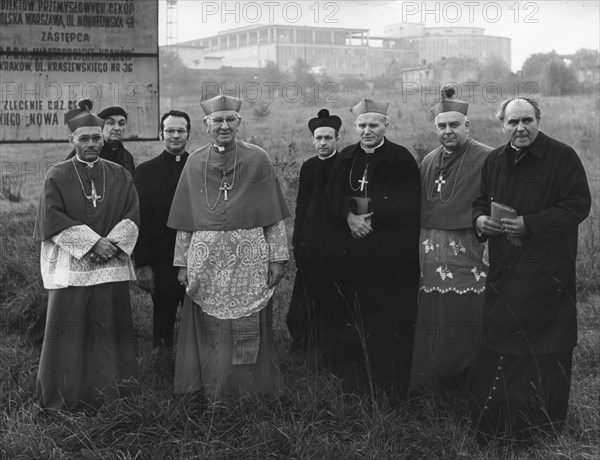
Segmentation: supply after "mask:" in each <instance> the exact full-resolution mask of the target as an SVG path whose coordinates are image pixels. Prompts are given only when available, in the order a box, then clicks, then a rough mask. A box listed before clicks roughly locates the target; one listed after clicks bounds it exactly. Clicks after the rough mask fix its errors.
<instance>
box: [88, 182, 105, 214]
mask: <svg viewBox="0 0 600 460" xmlns="http://www.w3.org/2000/svg"><path fill="white" fill-rule="evenodd" d="M101 198H102V196H101V195H98V194H97V193H96V186H95V185H94V181H92V194H91V195H90V196H89V197H88V199H90V200H92V203H93V205H94V208H95V207H96V201H97V200H99V199H101Z"/></svg>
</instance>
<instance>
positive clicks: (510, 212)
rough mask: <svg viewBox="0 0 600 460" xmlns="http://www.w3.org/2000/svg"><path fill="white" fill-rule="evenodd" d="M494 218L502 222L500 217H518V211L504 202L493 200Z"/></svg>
mask: <svg viewBox="0 0 600 460" xmlns="http://www.w3.org/2000/svg"><path fill="white" fill-rule="evenodd" d="M491 217H492V219H493V220H494V222H496V223H498V224H499V223H500V219H516V218H517V211H516V210H515V209H513V208H511V207H509V206H506V205H505V204H502V203H497V202H495V201H492V215H491Z"/></svg>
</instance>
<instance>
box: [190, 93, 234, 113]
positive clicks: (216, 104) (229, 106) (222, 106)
mask: <svg viewBox="0 0 600 460" xmlns="http://www.w3.org/2000/svg"><path fill="white" fill-rule="evenodd" d="M200 106H201V107H202V110H204V114H205V115H210V114H211V113H213V112H223V111H225V110H233V111H234V112H239V111H240V107H241V106H242V100H241V99H238V98H237V97H233V96H226V95H224V94H221V95H219V96H215V97H213V98H212V99H208V100H206V101H202V102H200Z"/></svg>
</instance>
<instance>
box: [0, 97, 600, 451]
mask: <svg viewBox="0 0 600 460" xmlns="http://www.w3.org/2000/svg"><path fill="white" fill-rule="evenodd" d="M377 96H378V97H379V98H383V97H385V98H387V99H388V100H391V102H392V105H391V107H390V115H391V122H392V126H391V128H390V130H389V132H388V137H389V138H390V139H391V140H393V141H395V142H398V143H400V144H403V145H405V146H407V147H408V148H409V150H411V151H412V152H413V153H415V155H416V156H417V157H419V158H420V157H421V156H422V155H423V154H424V153H426V152H427V151H429V150H431V149H432V148H434V147H435V146H436V142H437V141H436V139H435V136H434V135H433V130H432V125H431V121H430V120H429V118H428V114H427V108H428V107H429V106H430V105H431V104H432V102H431V100H429V101H426V102H421V100H420V99H413V100H408V101H407V102H406V103H403V102H402V101H401V97H400V96H399V95H393V96H384V95H382V94H377V95H375V98H377ZM339 99H340V100H339V102H338V103H337V104H330V105H328V108H329V110H330V111H331V112H332V113H337V114H340V116H342V119H343V121H344V127H343V129H342V132H341V135H342V145H346V144H348V143H351V142H353V140H354V138H353V132H352V129H351V118H350V114H349V113H348V111H347V109H348V107H349V106H351V105H352V103H353V102H354V99H355V98H353V97H351V96H348V95H344V94H340V95H339ZM541 104H542V109H543V111H544V112H543V115H542V130H544V131H545V132H546V133H548V134H550V135H551V136H553V137H555V138H557V139H559V140H561V141H563V142H566V143H567V144H570V145H572V146H573V147H574V148H575V149H576V151H577V152H578V153H579V154H580V157H581V159H582V161H583V163H584V165H585V167H586V170H587V173H588V179H589V182H590V187H591V188H592V193H593V200H594V202H593V210H592V214H591V215H590V217H589V218H588V219H587V220H586V221H585V222H584V223H583V224H582V225H581V226H580V254H579V259H578V265H577V269H578V281H579V287H580V290H579V305H578V312H579V325H580V328H579V346H578V347H577V348H576V350H575V358H574V359H575V361H574V369H573V380H572V392H571V398H570V404H569V412H568V421H567V428H566V430H565V432H564V433H563V434H562V435H561V436H559V437H558V439H556V440H552V441H548V440H544V439H538V440H536V442H534V443H533V444H532V445H530V446H519V445H516V444H505V445H500V444H495V443H493V444H491V445H487V446H482V445H480V444H478V443H477V441H476V438H475V435H474V433H473V432H472V430H471V428H470V426H469V422H468V420H467V418H466V416H465V414H464V410H462V409H463V407H462V406H461V401H459V400H456V399H455V398H453V397H452V395H449V394H444V393H443V392H442V393H440V394H439V395H436V396H427V397H422V398H419V399H415V400H413V401H410V402H409V403H406V404H404V405H402V406H400V407H390V406H389V405H388V404H387V403H386V401H384V400H377V401H374V400H372V399H371V398H370V397H367V396H364V397H361V396H357V395H349V394H344V393H343V392H342V391H341V389H340V385H339V382H338V381H337V380H336V379H335V378H334V377H333V376H331V375H329V374H328V373H323V372H320V371H319V369H318V368H317V367H316V366H315V363H314V361H313V360H311V359H303V358H299V357H297V356H291V355H289V354H288V353H287V348H288V346H289V338H288V335H287V331H286V329H285V322H284V318H285V313H286V311H287V306H288V304H289V297H290V294H291V286H292V283H293V263H291V264H289V265H288V271H287V273H286V276H285V278H284V280H283V281H282V283H281V285H280V286H279V288H278V291H277V293H276V298H275V336H276V349H277V352H278V355H279V358H280V366H281V368H282V370H283V372H284V375H285V378H286V387H285V390H284V394H283V396H282V397H281V398H279V399H277V400H276V401H272V402H268V403H263V404H257V403H256V402H255V401H252V400H250V399H241V400H228V401H223V402H219V403H217V404H212V405H208V404H206V403H204V402H202V401H199V400H197V399H195V398H190V397H176V396H175V395H173V393H172V379H171V376H170V374H169V373H168V372H165V371H164V369H162V368H160V367H157V365H156V362H155V361H154V360H153V358H152V355H151V354H150V348H151V310H152V307H151V301H150V298H149V296H148V295H147V294H145V293H143V292H142V291H140V290H139V289H138V288H137V287H136V286H134V285H133V284H132V305H133V311H134V325H135V328H136V336H137V338H138V341H139V365H140V377H139V382H140V391H139V394H138V395H137V396H135V397H133V398H131V399H127V400H118V401H114V402H111V403H109V404H107V405H106V406H105V407H103V409H102V410H101V411H100V412H99V413H98V414H97V415H96V416H94V417H88V416H84V415H69V414H61V415H58V416H55V417H45V416H43V415H42V414H41V413H40V412H39V408H38V407H37V405H36V403H35V401H34V400H33V391H34V386H35V376H36V372H37V363H38V360H39V350H38V349H37V348H35V347H32V346H30V345H29V344H27V342H26V333H27V329H28V328H29V327H30V326H31V325H32V323H33V320H34V319H35V316H36V313H37V311H38V310H39V308H40V305H41V304H43V302H44V301H45V295H44V290H43V288H42V286H41V278H40V275H39V256H38V251H39V249H38V248H37V247H36V245H35V244H34V243H33V241H32V239H31V234H32V231H33V220H34V213H35V208H36V206H37V199H38V195H39V188H40V186H41V184H42V183H43V178H44V172H45V171H46V169H47V168H48V166H49V165H51V164H53V163H55V162H57V161H59V160H62V159H63V158H64V156H65V155H66V153H67V151H68V146H67V145H66V144H61V143H57V144H33V145H32V144H28V145H25V144H23V145H20V144H19V145H8V144H4V145H0V154H1V157H0V161H1V165H2V168H1V170H2V177H3V184H2V185H3V190H4V189H5V188H6V187H8V188H10V190H12V191H13V192H15V193H16V191H17V190H18V189H19V187H20V192H21V199H20V201H18V202H11V201H9V200H8V199H7V198H6V197H5V196H3V197H2V198H1V199H0V211H1V216H0V230H1V241H0V243H1V245H0V283H1V291H0V327H1V335H0V369H1V372H0V457H1V458H7V459H13V458H15V459H38V458H49V459H64V458H77V459H79V458H82V459H104V458H107V459H108V458H111V459H112V458H114V459H162V458H199V459H200V458H244V459H246V458H257V459H262V458H330V459H346V458H348V459H367V458H369V459H380V458H390V459H391V458H427V459H429V458H439V459H447V458H465V459H467V458H468V459H470V458H476V459H496V458H507V459H521V458H527V459H540V460H541V459H557V460H558V459H565V458H568V459H594V458H599V455H598V452H599V451H600V401H599V394H600V306H599V298H600V297H599V295H600V289H598V287H599V285H598V278H599V276H600V273H599V272H598V258H599V257H598V255H599V250H598V249H599V248H598V245H599V241H600V234H599V232H600V230H599V228H600V225H598V224H599V221H598V220H599V215H598V198H599V190H600V187H599V184H600V174H599V173H600V159H599V155H598V153H599V152H600V134H599V128H598V126H599V120H600V118H599V106H598V100H597V98H596V99H594V98H590V97H586V96H577V97H572V98H548V99H542V100H541ZM496 106H497V104H493V105H492V104H487V103H476V104H472V105H471V108H470V114H469V117H470V119H471V123H472V129H471V134H472V136H473V137H474V138H476V139H477V140H479V141H481V142H484V143H487V144H490V145H493V146H496V145H500V144H501V143H502V142H503V138H502V135H501V132H500V129H499V127H498V125H497V122H496V121H495V120H494V119H493V113H494V110H495V108H496ZM173 108H179V109H183V110H186V111H188V112H189V113H190V114H191V115H192V120H193V124H194V126H193V130H192V138H191V142H190V144H191V149H190V150H192V149H194V148H197V147H199V146H201V145H203V144H204V143H206V142H207V137H206V134H205V133H204V132H203V131H202V130H201V129H200V128H201V125H200V119H201V115H200V108H199V105H197V102H194V103H192V102H190V101H185V102H182V103H181V104H178V105H174V106H173ZM319 108H321V106H310V107H308V106H304V105H301V104H294V105H290V104H285V103H279V102H278V101H276V102H275V103H274V104H273V105H272V106H271V114H270V115H269V117H267V118H265V119H262V120H255V119H253V117H252V115H250V114H251V110H250V108H247V107H242V116H244V121H243V124H242V126H241V129H240V134H239V136H240V137H241V138H245V139H247V140H252V141H253V142H256V143H259V144H261V145H262V146H263V147H265V148H266V149H267V151H268V152H269V153H270V154H271V155H272V157H273V159H274V161H275V163H276V169H277V171H278V173H279V176H280V178H281V179H282V185H283V187H284V191H285V194H286V199H287V201H288V204H289V205H290V209H293V208H294V199H295V193H296V190H297V174H298V170H299V167H300V165H301V162H302V160H303V159H304V158H306V157H308V156H310V155H312V146H311V144H310V137H309V131H308V129H307V127H306V122H307V120H308V119H309V118H311V117H313V116H315V114H316V112H317V111H318V109H319ZM400 109H401V111H400ZM127 147H128V149H129V150H130V151H131V152H132V153H133V154H134V157H135V158H136V162H137V163H140V162H142V161H144V160H146V159H149V158H151V157H152V156H154V155H155V154H157V153H158V152H159V151H160V150H161V148H162V147H161V143H160V142H159V141H156V142H130V143H128V145H127ZM19 184H20V185H19ZM288 228H291V220H290V222H288Z"/></svg>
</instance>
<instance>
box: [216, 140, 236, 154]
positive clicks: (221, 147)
mask: <svg viewBox="0 0 600 460" xmlns="http://www.w3.org/2000/svg"><path fill="white" fill-rule="evenodd" d="M232 144H235V141H233V142H232V143H231V144H227V145H217V144H215V143H213V147H214V148H215V150H216V151H217V152H219V153H223V152H225V150H227V147H230V146H231V145H232Z"/></svg>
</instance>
